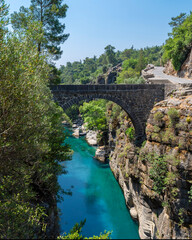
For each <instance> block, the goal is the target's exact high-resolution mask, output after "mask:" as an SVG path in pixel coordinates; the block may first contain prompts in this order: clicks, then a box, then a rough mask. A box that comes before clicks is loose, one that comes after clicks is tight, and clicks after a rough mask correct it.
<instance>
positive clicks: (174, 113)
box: [167, 108, 180, 127]
mask: <svg viewBox="0 0 192 240" xmlns="http://www.w3.org/2000/svg"><path fill="white" fill-rule="evenodd" d="M167 114H168V116H169V120H170V123H171V126H172V127H175V125H176V123H177V122H178V121H179V116H180V114H179V111H178V110H177V109H175V108H171V109H169V111H168V112H167Z"/></svg>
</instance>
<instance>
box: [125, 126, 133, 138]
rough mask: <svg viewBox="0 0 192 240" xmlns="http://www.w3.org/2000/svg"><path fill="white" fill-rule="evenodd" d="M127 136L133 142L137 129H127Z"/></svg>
mask: <svg viewBox="0 0 192 240" xmlns="http://www.w3.org/2000/svg"><path fill="white" fill-rule="evenodd" d="M125 133H126V135H127V136H128V137H129V140H130V141H133V140H134V138H135V129H134V128H133V127H129V128H127V130H126V131H125Z"/></svg>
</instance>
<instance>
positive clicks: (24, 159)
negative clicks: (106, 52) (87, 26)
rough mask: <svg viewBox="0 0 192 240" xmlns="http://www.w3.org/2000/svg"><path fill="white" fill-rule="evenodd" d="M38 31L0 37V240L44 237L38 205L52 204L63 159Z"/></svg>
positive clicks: (43, 211)
mask: <svg viewBox="0 0 192 240" xmlns="http://www.w3.org/2000/svg"><path fill="white" fill-rule="evenodd" d="M3 8H4V9H5V12H6V6H5V5H3ZM1 13H2V12H1ZM4 16H5V14H3V16H2V17H1V18H0V24H1V27H2V26H3V24H4V20H3V18H4ZM40 29H41V26H40V25H39V24H38V22H34V23H33V24H31V25H30V26H29V28H28V29H25V31H24V32H22V31H19V32H17V33H16V32H15V33H14V34H5V31H3V32H2V33H3V34H2V37H1V38H0V63H1V64H0V76H1V81H0V149H1V151H0V160H1V161H0V212H1V216H0V238H7V239H10V238H14V239H21V238H24V239H31V238H37V236H41V237H43V236H44V235H45V233H44V231H45V228H46V219H47V218H46V214H47V210H46V209H45V208H44V207H43V205H44V201H45V200H46V202H48V203H49V204H51V203H53V202H54V201H55V200H54V198H55V197H54V196H56V195H58V194H59V191H60V187H59V185H58V183H57V175H58V174H60V173H61V172H62V171H63V170H62V167H61V166H60V164H59V162H61V161H64V160H66V159H68V158H69V147H68V146H67V145H65V144H63V142H64V140H65V134H64V133H63V127H62V124H61V119H62V114H63V111H62V110H61V108H60V107H58V106H57V105H56V104H55V103H54V102H53V101H52V94H51V92H50V89H49V87H48V83H49V74H50V67H49V65H48V64H47V59H46V56H43V55H40V54H39V52H38V50H37V45H34V40H36V39H38V38H41V36H39V35H38V34H37V33H38V32H39V30H40ZM36 30H37V31H36Z"/></svg>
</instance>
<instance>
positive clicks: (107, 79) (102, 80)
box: [96, 63, 122, 84]
mask: <svg viewBox="0 0 192 240" xmlns="http://www.w3.org/2000/svg"><path fill="white" fill-rule="evenodd" d="M121 71H122V68H121V63H120V64H118V65H117V66H114V67H112V68H110V69H109V70H108V71H107V72H106V73H105V74H102V75H100V76H99V77H98V78H97V81H96V83H97V84H113V83H115V81H116V78H117V74H118V72H121Z"/></svg>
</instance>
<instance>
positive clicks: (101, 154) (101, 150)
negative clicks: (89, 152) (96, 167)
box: [95, 146, 106, 162]
mask: <svg viewBox="0 0 192 240" xmlns="http://www.w3.org/2000/svg"><path fill="white" fill-rule="evenodd" d="M95 158H96V159H97V160H99V161H100V162H105V159H106V151H105V146H101V147H98V148H97V150H96V152H95Z"/></svg>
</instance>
